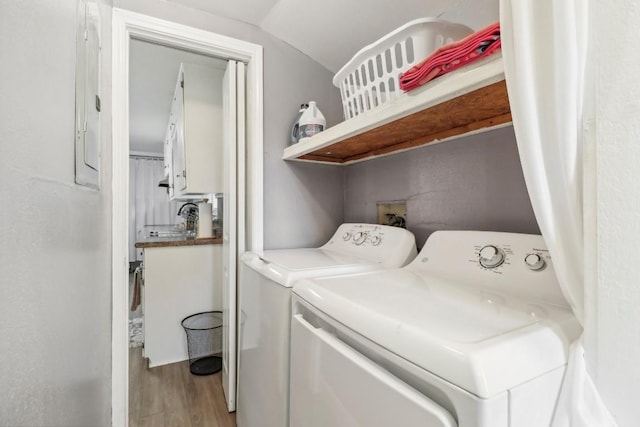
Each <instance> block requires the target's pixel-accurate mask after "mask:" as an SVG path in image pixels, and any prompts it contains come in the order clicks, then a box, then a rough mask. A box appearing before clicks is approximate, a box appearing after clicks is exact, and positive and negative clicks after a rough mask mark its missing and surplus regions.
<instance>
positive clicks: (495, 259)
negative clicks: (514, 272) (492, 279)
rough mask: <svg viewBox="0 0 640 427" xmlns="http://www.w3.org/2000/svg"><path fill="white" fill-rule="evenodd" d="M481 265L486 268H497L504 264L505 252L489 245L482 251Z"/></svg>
mask: <svg viewBox="0 0 640 427" xmlns="http://www.w3.org/2000/svg"><path fill="white" fill-rule="evenodd" d="M479 258H480V265H481V266H483V267H484V268H496V267H499V266H500V265H502V263H503V262H504V252H502V251H501V250H500V249H498V248H497V247H496V246H493V245H487V246H485V247H483V248H482V249H480V257H479Z"/></svg>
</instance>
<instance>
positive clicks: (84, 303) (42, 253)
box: [0, 0, 111, 426]
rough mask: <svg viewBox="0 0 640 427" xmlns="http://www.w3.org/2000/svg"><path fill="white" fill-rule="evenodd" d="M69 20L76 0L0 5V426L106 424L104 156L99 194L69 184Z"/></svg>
mask: <svg viewBox="0 0 640 427" xmlns="http://www.w3.org/2000/svg"><path fill="white" fill-rule="evenodd" d="M110 12H111V10H110V8H109V7H103V8H102V16H103V28H105V32H104V34H103V36H105V38H104V41H105V44H104V50H105V55H106V58H108V57H109V53H108V51H109V41H110V30H109V27H110V22H111V18H110V17H111V13H110ZM75 17H76V0H59V1H55V2H50V1H30V2H21V1H12V0H0V63H1V64H3V66H2V67H0V81H2V85H1V87H2V91H1V93H0V117H2V120H1V122H2V132H1V133H0V170H1V171H2V180H1V182H2V185H1V186H0V199H1V200H2V201H3V202H2V203H1V204H0V224H2V225H1V226H0V272H1V280H2V282H1V286H0V355H1V356H0V357H1V363H0V396H2V403H0V425H3V426H9V425H11V426H42V425H47V426H88V425H91V426H107V425H110V420H111V414H110V411H111V403H110V402H111V283H110V272H109V271H110V266H111V258H110V253H111V247H110V241H111V237H110V232H111V230H110V214H109V212H110V202H109V194H110V187H109V183H110V175H109V173H108V170H109V169H110V163H109V158H108V156H107V158H103V160H102V168H103V171H105V172H104V173H103V176H102V178H103V180H102V182H103V187H102V190H101V191H93V190H88V189H86V188H84V187H79V186H77V185H75V184H74V108H75V107H74V104H75V83H74V78H75ZM104 64H105V67H104V69H103V73H104V74H103V77H104V80H103V81H108V80H109V73H110V64H109V63H108V61H105V62H104ZM107 88H108V86H106V87H104V86H103V111H110V109H111V106H110V93H109V91H108V89H107ZM103 119H104V121H103V123H102V125H103V128H102V129H103V132H102V138H103V141H108V140H109V139H110V118H109V117H108V115H105V117H103ZM105 148H106V149H107V151H108V149H109V143H108V142H106V143H105Z"/></svg>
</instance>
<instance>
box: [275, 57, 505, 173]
mask: <svg viewBox="0 0 640 427" xmlns="http://www.w3.org/2000/svg"><path fill="white" fill-rule="evenodd" d="M510 123H511V111H510V107H509V97H508V95H507V88H506V85H505V81H504V67H503V63H502V56H501V54H494V55H492V56H490V57H488V58H485V59H483V60H480V61H478V62H476V63H474V64H470V65H468V66H466V67H464V68H460V69H458V70H456V71H454V72H452V73H450V74H447V75H444V76H441V77H439V78H437V79H435V80H433V81H431V82H429V83H427V84H426V85H424V86H422V87H420V88H418V89H416V90H413V91H411V92H408V93H405V94H402V95H401V96H399V97H398V98H396V99H395V100H393V101H390V102H388V103H386V104H382V105H380V106H378V107H376V108H374V109H372V110H369V111H366V112H365V113H363V114H361V115H358V116H356V117H354V118H352V119H349V120H346V121H344V122H342V123H340V124H338V125H336V126H333V127H331V128H329V129H327V130H325V131H324V132H321V133H319V134H317V135H314V136H312V137H310V138H303V139H301V140H300V142H298V143H297V144H295V145H292V146H290V147H287V148H286V149H285V150H284V155H283V159H285V160H299V161H310V162H319V163H331V164H341V165H348V164H351V163H356V162H360V161H363V160H368V159H372V158H375V157H378V156H384V155H389V154H391V153H396V152H401V151H406V150H409V149H412V148H416V147H421V146H423V145H426V144H429V143H433V142H440V141H444V140H448V139H452V138H457V137H461V136H465V135H471V134H474V133H479V132H483V131H486V130H488V129H494V128H497V127H503V126H507V125H509V124H510Z"/></svg>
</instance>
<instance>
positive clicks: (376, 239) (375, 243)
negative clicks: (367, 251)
mask: <svg viewBox="0 0 640 427" xmlns="http://www.w3.org/2000/svg"><path fill="white" fill-rule="evenodd" d="M380 242H382V237H380V236H371V244H372V245H373V246H378V245H379V244H380Z"/></svg>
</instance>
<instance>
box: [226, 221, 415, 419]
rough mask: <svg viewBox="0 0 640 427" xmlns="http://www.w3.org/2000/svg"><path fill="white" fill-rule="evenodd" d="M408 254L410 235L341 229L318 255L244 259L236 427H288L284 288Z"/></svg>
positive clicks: (267, 254)
mask: <svg viewBox="0 0 640 427" xmlns="http://www.w3.org/2000/svg"><path fill="white" fill-rule="evenodd" d="M416 254H417V252H416V245H415V237H414V236H413V234H412V233H410V232H408V231H407V230H404V229H401V228H396V227H389V226H384V225H373V224H342V225H341V226H340V227H339V228H338V230H337V231H336V232H335V234H334V235H333V237H332V238H331V239H330V240H329V241H328V242H327V243H326V244H325V245H323V246H322V247H320V248H313V249H286V250H270V251H264V252H263V253H259V254H258V253H251V252H249V253H246V254H244V255H243V256H242V258H241V259H242V264H241V268H240V274H239V285H240V298H239V304H240V310H239V312H240V314H239V316H240V319H239V323H240V330H239V338H238V342H239V360H238V368H239V370H238V406H237V415H236V417H237V418H236V420H237V424H238V426H240V427H254V426H255V427H263V426H269V427H286V426H288V425H289V421H288V418H289V331H290V321H291V288H292V286H293V283H294V282H295V281H296V280H299V279H301V278H305V277H320V276H329V275H338V274H346V273H355V272H364V271H380V270H382V269H386V268H397V267H401V266H403V265H406V264H407V263H409V262H410V261H411V260H413V259H414V258H415V256H416Z"/></svg>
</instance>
